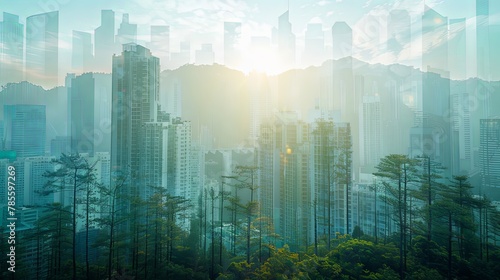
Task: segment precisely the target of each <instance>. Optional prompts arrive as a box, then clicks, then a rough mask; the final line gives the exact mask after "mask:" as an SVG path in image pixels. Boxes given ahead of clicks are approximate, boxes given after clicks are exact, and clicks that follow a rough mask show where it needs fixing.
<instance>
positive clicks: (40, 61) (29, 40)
mask: <svg viewBox="0 0 500 280" xmlns="http://www.w3.org/2000/svg"><path fill="white" fill-rule="evenodd" d="M25 66H26V67H25V73H26V80H28V81H29V82H31V83H34V84H37V85H42V86H44V87H54V86H57V85H59V79H58V78H59V77H58V73H59V72H58V68H59V12H58V11H55V12H49V13H43V14H38V15H33V16H30V17H28V18H27V19H26V63H25Z"/></svg>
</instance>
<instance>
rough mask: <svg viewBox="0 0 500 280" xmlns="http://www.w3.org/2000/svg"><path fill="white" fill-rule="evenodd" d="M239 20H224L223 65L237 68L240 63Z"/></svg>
mask: <svg viewBox="0 0 500 280" xmlns="http://www.w3.org/2000/svg"><path fill="white" fill-rule="evenodd" d="M240 43H241V22H227V21H226V22H224V65H226V66H227V67H229V68H233V69H234V68H237V67H239V66H240V64H241V52H240V49H239V48H240Z"/></svg>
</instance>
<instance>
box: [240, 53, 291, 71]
mask: <svg viewBox="0 0 500 280" xmlns="http://www.w3.org/2000/svg"><path fill="white" fill-rule="evenodd" d="M243 53H244V55H243V62H242V65H241V71H243V72H244V73H245V74H248V73H250V72H258V73H265V74H267V75H276V74H279V73H280V72H281V71H282V70H283V69H281V67H280V65H279V62H278V59H277V57H276V54H274V53H273V51H271V50H262V49H247V50H245V51H244V52H243Z"/></svg>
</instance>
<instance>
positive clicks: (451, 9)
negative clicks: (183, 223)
mask: <svg viewBox="0 0 500 280" xmlns="http://www.w3.org/2000/svg"><path fill="white" fill-rule="evenodd" d="M0 1H1V2H0V3H1V11H5V12H9V13H13V14H17V15H19V16H20V17H21V22H22V23H25V21H26V17H27V16H30V15H33V14H38V13H43V12H48V11H54V10H59V17H60V48H61V59H60V60H61V63H65V62H64V61H65V60H66V59H68V60H69V57H70V56H69V54H67V53H65V52H69V49H70V48H71V32H72V30H79V31H86V32H93V30H94V29H95V28H96V27H98V26H99V24H100V11H101V9H112V10H114V11H115V12H116V25H115V26H116V28H118V26H119V23H120V22H121V17H122V14H123V13H129V14H130V22H131V23H137V24H138V25H139V26H138V33H139V34H138V35H139V43H141V42H146V41H149V26H150V25H152V24H154V25H157V24H166V25H169V26H170V34H171V39H170V49H171V51H177V50H178V49H179V42H180V41H182V40H189V41H191V49H192V51H194V50H196V49H199V48H200V45H201V44H202V43H211V44H213V46H214V51H215V53H216V54H215V55H216V56H215V61H216V62H222V56H223V53H222V50H223V48H222V42H223V35H222V34H223V22H224V21H241V22H242V40H243V42H242V43H243V44H245V42H248V41H249V40H250V37H251V36H268V37H270V36H271V28H272V27H273V26H277V25H278V17H279V16H280V15H281V14H282V13H283V12H285V11H286V10H287V7H288V5H289V9H290V21H291V23H292V30H293V32H294V33H295V35H296V37H297V50H298V52H297V53H298V55H299V56H300V53H301V50H302V49H303V46H304V33H305V29H306V26H307V24H308V23H311V22H314V23H323V27H324V30H325V43H326V44H327V45H331V35H330V29H331V26H332V25H333V24H334V23H335V22H336V21H346V22H347V23H348V24H349V25H350V26H351V27H352V28H353V30H354V33H355V34H356V33H358V34H359V33H360V32H363V30H364V29H365V28H366V26H368V24H367V22H370V21H371V22H372V23H373V22H374V20H373V19H375V22H376V24H377V25H379V27H380V31H379V32H380V34H379V35H380V38H382V39H379V40H377V41H375V42H368V43H367V44H364V45H363V46H362V47H363V48H371V47H375V48H376V47H377V46H376V45H378V44H381V42H382V43H383V40H384V36H386V31H385V30H386V28H387V24H386V19H387V14H388V12H389V11H390V10H392V9H406V10H408V11H409V12H410V15H411V16H412V22H413V23H412V30H413V33H415V30H418V29H419V19H420V17H421V13H422V11H423V6H424V2H425V4H427V5H429V6H431V7H433V8H434V9H435V10H436V11H438V12H439V13H441V14H442V15H444V16H447V17H448V18H467V19H468V21H467V24H468V31H467V32H468V38H470V39H473V36H474V34H472V33H473V31H474V30H470V28H469V27H470V26H473V20H474V15H475V1H474V0H427V1H424V0H393V1H382V0H321V1H310V0H291V1H289V3H288V1H286V0H273V1H271V0H253V1H250V0H215V1H209V0H163V1H160V0H133V1H123V0H122V1H118V0H106V1H100V0H88V1H77V0H38V1H33V0H17V1H7V0H0ZM491 2H492V4H490V5H492V6H495V5H496V6H500V4H495V3H493V2H500V1H497V0H491ZM498 10H500V9H497V8H495V7H492V13H495V12H496V11H498ZM495 18H496V17H492V21H494V22H495V21H496V20H494V19H495ZM469 33H471V36H469ZM377 36H378V35H377ZM355 37H356V35H355ZM417 37H418V35H415V38H417ZM356 40H357V39H356V38H354V44H355V46H356V43H357V42H356ZM370 44H373V46H370ZM412 44H415V47H416V49H418V48H419V45H420V44H419V41H418V38H417V40H416V41H415V42H414V43H412ZM412 48H413V46H412ZM469 50H471V51H472V48H470V49H469ZM368 53H370V56H372V57H366V54H360V55H359V56H360V57H359V58H362V59H363V60H366V61H369V62H383V63H384V62H386V63H388V62H390V61H384V57H383V55H381V53H378V54H377V51H376V50H375V51H372V52H368ZM66 56H67V57H66ZM412 59H414V60H415V61H418V58H417V57H412V58H409V59H408V62H407V63H406V64H414V63H412V62H411V60H412ZM69 63H70V62H69V61H68V64H69ZM415 63H416V62H415ZM417 66H418V65H417ZM61 68H63V69H64V68H65V67H64V65H61Z"/></svg>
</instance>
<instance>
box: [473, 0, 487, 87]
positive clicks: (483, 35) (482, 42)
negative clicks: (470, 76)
mask: <svg viewBox="0 0 500 280" xmlns="http://www.w3.org/2000/svg"><path fill="white" fill-rule="evenodd" d="M489 17H490V1H489V0H476V59H477V77H478V78H480V79H483V80H489V79H490V76H489V68H490V65H489V63H490V42H489V41H490V37H489V25H490V24H489V22H490V19H489Z"/></svg>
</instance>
